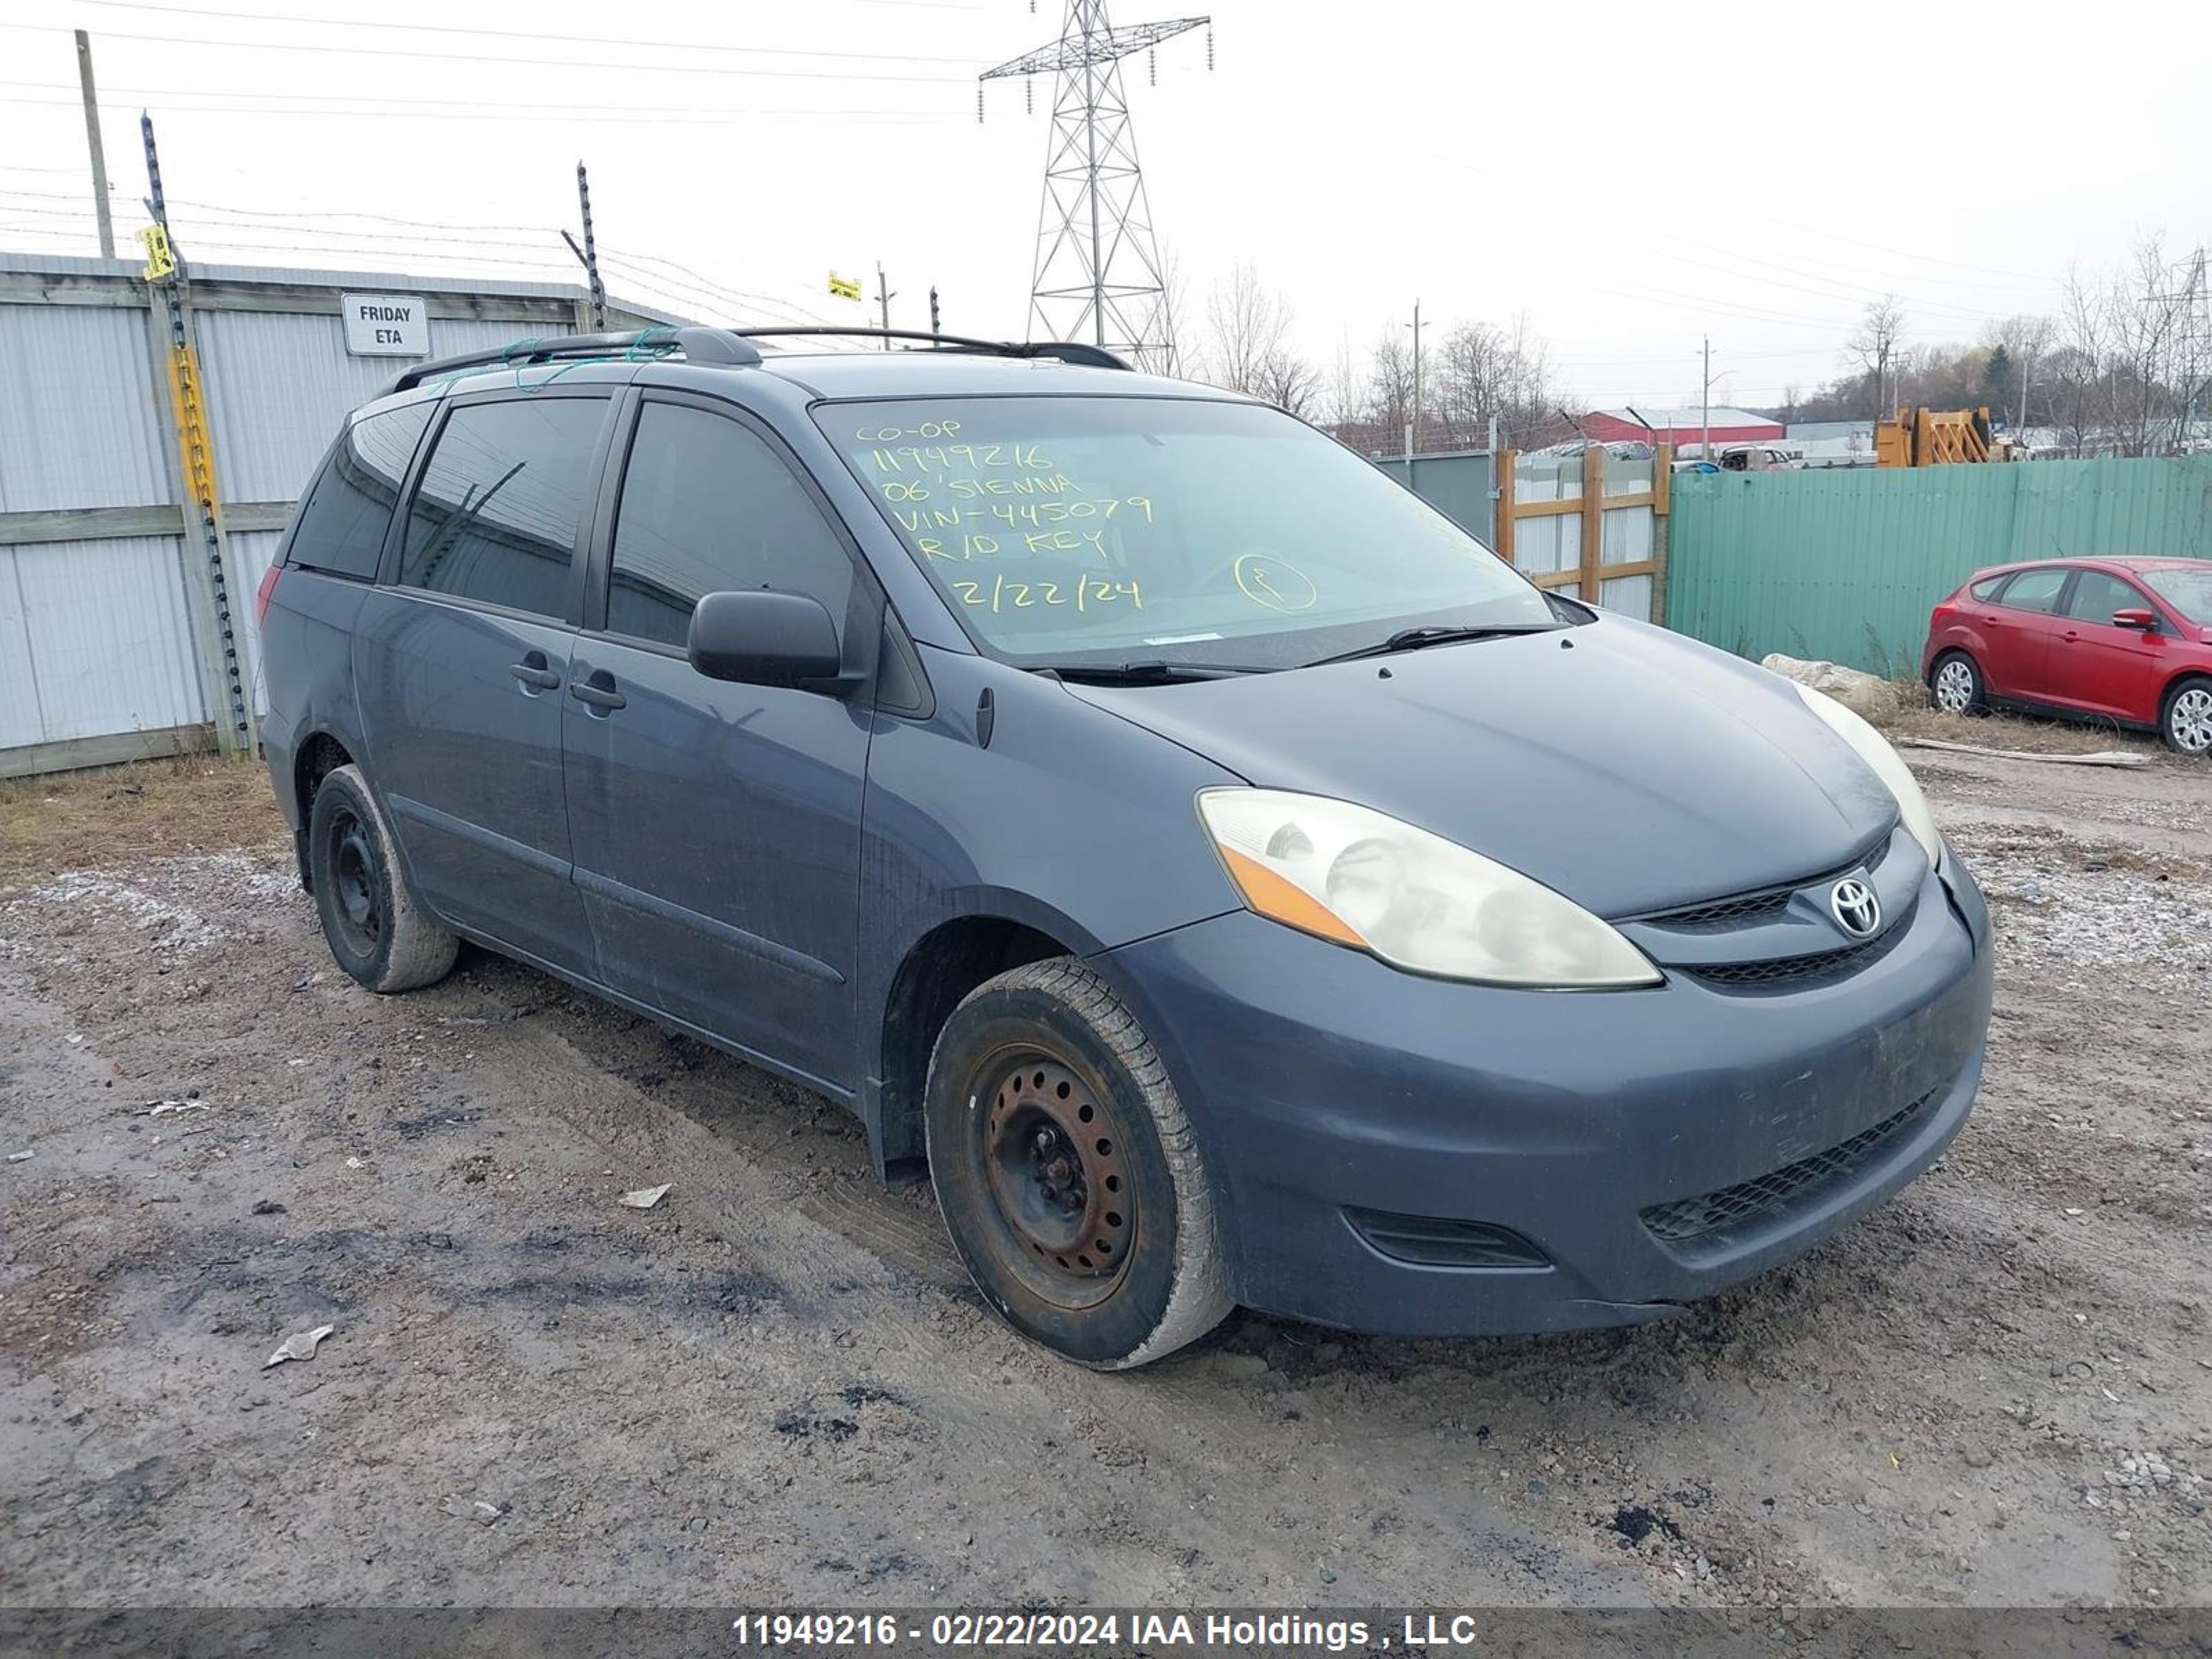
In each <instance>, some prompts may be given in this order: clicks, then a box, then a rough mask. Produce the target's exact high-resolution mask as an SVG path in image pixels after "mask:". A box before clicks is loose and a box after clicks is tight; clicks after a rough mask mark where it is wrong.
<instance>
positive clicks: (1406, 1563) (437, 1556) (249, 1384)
mask: <svg viewBox="0 0 2212 1659" xmlns="http://www.w3.org/2000/svg"><path fill="white" fill-rule="evenodd" d="M2011 725H2012V723H2008V722H2005V721H1987V722H1976V723H1974V724H1973V725H1972V726H1971V727H1964V728H1962V727H1960V726H1958V725H1957V723H1955V722H1954V723H1951V724H1950V726H1947V727H1946V728H1945V729H1946V730H1947V732H1948V734H1949V735H1952V736H1965V737H1966V738H1968V739H1969V740H1972V741H1977V742H1984V743H1990V742H1996V743H2002V742H2004V741H2006V740H2007V737H2008V727H2010V726H2011ZM2015 735H2016V733H2015ZM2090 746H2112V745H2111V744H2108V743H2105V742H2103V741H2101V740H2100V742H2099V743H2097V744H2092V745H2090ZM2142 752H2144V753H2146V754H2150V753H2154V751H2152V750H2148V749H2144V750H2142ZM1907 753H1908V755H1909V757H1910V758H1911V760H1912V761H1913V763H1914V764H1915V766H1916V768H1917V769H1918V770H1919V771H1920V773H1921V775H1922V777H1923V780H1924V781H1925V782H1926V784H1927V786H1928V787H1929V793H1930V794H1931V796H1932V797H1933V799H1935V801H1936V805H1937V810H1938V811H1939V813H1940V815H1941V816H1942V819H1943V821H1944V823H1945V826H1946V828H1947V829H1948V832H1949V833H1950V835H1951V836H1953V838H1954V842H1955V844H1956V845H1957V846H1958V847H1959V848H1961V849H1962V850H1963V851H1964V852H1965V853H1966V855H1967V856H1968V857H1969V859H1970V860H1972V862H1973V864H1974V865H1975V866H1976V867H1977V869H1978V871H1979V872H1980V874H1981V876H1982V878H1983V880H1984V883H1985V884H1987V886H1988V888H1989V890H1990V894H1991V898H1992V903H1993V908H1995V910H1996V915H1997V918H1998V923H1999V927H2000V930H2001V931H2000V941H2001V943H2000V951H2001V957H2000V963H2001V966H2000V975H1999V990H1998V1002H1997V1010H1996V1022H1995V1026H1994V1029H1993V1031H1992V1034H1991V1035H1992V1046H1991V1054H1990V1064H1989V1071H1988V1080H1987V1082H1986V1084H1985V1085H1984V1091H1983V1094H1982V1098H1981V1103H1980V1106H1979V1108H1978V1111H1977V1112H1976V1114H1975V1115H1974V1118H1973V1119H1972V1121H1971V1123H1970V1124H1969V1125H1968V1127H1967V1128H1966V1132H1965V1133H1964V1134H1963V1136H1962V1137H1961V1138H1960V1140H1959V1142H1958V1143H1957V1145H1956V1146H1955V1148H1954V1150H1953V1151H1952V1152H1951V1153H1950V1154H1949V1156H1948V1157H1947V1158H1945V1160H1944V1161H1943V1162H1942V1164H1940V1165H1939V1166H1938V1167H1937V1168H1936V1170H1933V1171H1932V1172H1931V1173H1930V1174H1929V1175H1928V1176H1926V1177H1925V1178H1923V1180H1922V1181H1920V1182H1917V1184H1916V1185H1915V1186H1913V1187H1912V1188H1910V1189H1909V1190H1908V1191H1907V1192H1906V1193H1905V1194H1903V1195H1902V1197H1900V1198H1899V1200H1897V1201H1895V1202H1894V1203H1893V1204H1891V1205H1889V1206H1887V1207H1886V1208H1885V1209H1883V1210H1881V1212H1877V1213H1876V1214H1875V1215H1874V1216H1872V1217H1870V1218H1868V1219H1866V1220H1865V1221H1863V1222H1862V1223H1861V1224H1860V1225H1857V1226H1856V1227H1854V1228H1852V1229H1851V1230H1850V1231H1847V1232H1846V1233H1845V1234H1844V1235H1843V1236H1841V1237H1838V1238H1836V1239H1834V1240H1832V1241H1831V1242H1830V1243H1827V1244H1826V1245H1825V1246H1823V1247H1822V1248H1820V1249H1817V1250H1815V1251H1814V1252H1813V1253H1812V1254H1811V1255H1808V1256H1807V1257H1805V1258H1804V1259H1803V1260H1802V1261H1799V1262H1797V1263H1796V1264H1794V1265H1792V1266H1790V1267H1786V1268H1784V1269H1782V1270H1780V1271H1778V1272H1775V1273H1771V1274H1769V1275H1767V1276H1765V1277H1764V1278H1762V1279H1759V1280H1757V1281H1755V1282H1753V1283H1752V1284H1750V1285H1747V1286H1744V1287H1742V1288H1741V1289H1740V1290H1738V1291H1735V1292H1734V1293H1731V1294H1729V1295H1728V1296H1726V1297H1722V1298H1720V1299H1718V1300H1717V1301H1715V1302H1712V1303H1711V1304H1705V1305H1703V1306H1700V1307H1699V1308H1698V1309H1697V1310H1694V1311H1693V1312H1692V1313H1691V1314H1689V1315H1688V1316H1685V1317H1683V1318H1681V1319H1679V1320H1676V1321H1674V1322H1668V1323H1666V1324H1662V1325H1656V1326H1645V1327H1641V1328H1636V1329H1633V1330H1629V1331H1624V1332H1617V1333H1602V1334H1589V1335H1578V1336H1572V1337H1564V1338H1550V1339H1542V1340H1512V1341H1504V1340H1492V1341H1467V1342H1407V1341H1386V1340H1365V1339H1358V1338H1350V1337H1344V1336H1340V1335H1337V1334H1330V1333H1328V1332H1325V1331H1321V1330H1316V1329H1311V1328H1303V1327H1299V1326H1295V1325H1291V1324H1286V1323H1281V1322H1274V1321H1270V1320H1267V1319H1262V1318H1259V1317H1255V1316H1249V1315H1238V1316H1234V1317H1232V1319H1231V1321H1230V1322H1229V1323H1228V1324H1227V1325H1225V1327H1224V1328H1222V1329H1221V1330H1220V1331H1219V1332H1218V1333H1217V1334H1215V1335H1213V1336H1212V1338H1210V1339H1208V1340H1205V1341H1203V1342H1201V1343H1200V1344H1199V1345H1198V1346H1196V1347H1194V1348H1193V1349H1191V1350H1189V1351H1187V1352H1184V1353H1182V1354H1181V1355H1178V1356H1176V1358H1172V1359H1170V1360H1169V1361H1167V1362H1165V1363H1164V1364H1159V1365H1156V1366H1153V1367H1152V1368H1150V1369H1147V1370H1142V1371H1139V1372H1136V1373H1133V1374H1130V1375H1125V1376H1096V1375H1093V1374H1091V1373H1089V1372H1086V1371H1083V1370H1078V1369H1075V1368H1073V1367H1071V1366H1068V1365H1066V1364H1060V1363H1059V1362H1057V1361H1055V1360H1053V1359H1050V1358H1046V1357H1045V1356H1044V1355H1042V1353H1040V1352H1037V1351H1036V1350H1034V1349H1031V1348H1030V1347H1028V1346H1025V1345H1024V1343H1023V1342H1022V1341H1021V1340H1019V1339H1018V1338H1017V1337H1015V1336H1014V1335H1013V1334H1011V1333H1010V1332H1009V1331H1007V1330H1006V1328H1003V1327H1002V1326H1000V1324H999V1323H998V1322H996V1321H995V1320H994V1318H992V1317H991V1316H989V1315H988V1314H987V1312H986V1311H985V1310H983V1308H982V1307H981V1304H980V1303H979V1301H978V1300H977V1298H976V1297H975V1296H974V1295H973V1293H972V1292H971V1291H969V1288H968V1287H967V1285H966V1283H965V1281H964V1279H963V1276H962V1274H961V1273H960V1271H959V1268H958V1267H957V1263H956V1261H955V1260H954V1258H953V1256H952V1255H951V1250H950V1248H949V1247H948V1246H947V1244H946V1243H945V1241H944V1239H943V1237H942V1236H941V1234H940V1232H939V1227H938V1222H937V1217H936V1212H935V1210H934V1208H933V1206H932V1204H931V1201H930V1199H929V1197H928V1194H927V1190H926V1189H921V1190H910V1191H907V1192H903V1193H897V1194H891V1193H886V1192H884V1191H882V1190H880V1189H879V1188H878V1187H877V1186H876V1185H875V1184H874V1183H873V1182H872V1178H871V1177H870V1176H869V1174H868V1172H867V1169H866V1152H865V1148H864V1146H863V1144H862V1140H861V1138H860V1133H859V1130H858V1128H857V1127H856V1126H855V1125H854V1124H853V1123H852V1122H851V1121H849V1120H848V1119H847V1118H846V1117H845V1116H844V1115H843V1114H842V1112H840V1111H839V1110H837V1109H835V1108H832V1107H829V1106H828V1105H826V1104H825V1103H822V1102H819V1101H817V1100H815V1099H813V1098H811V1097H808V1096H806V1095H805V1094H803V1093H802V1092H800V1091H796V1090H793V1089H792V1088H789V1087H787V1086H786V1085H782V1084H781V1083H777V1082H774V1081H771V1080H769V1079H766V1078H764V1077H763V1076H762V1075H761V1074H759V1073H756V1072H754V1071H751V1070H750V1069H748V1068H747V1067H745V1066H742V1065H739V1064H738V1063H736V1062H734V1061H732V1060H727V1059H726V1058H723V1057H722V1056H720V1055H719V1054H715V1053H714V1052H711V1051H709V1050H708V1049H706V1048H702V1047H701V1046H699V1045H697V1044H696V1043H693V1042H689V1041H686V1040H684V1039H682V1038H679V1037H675V1036H669V1035H667V1034H665V1033H664V1032H663V1031H662V1030H659V1029H658V1028H657V1027H655V1026H653V1024H649V1023H647V1022H645V1021H642V1020H640V1019H636V1018H632V1017H630V1016H629V1015H627V1014H623V1013H620V1012H615V1011H613V1010H611V1009H610V1008H607V1007H605V1006H601V1005H599V1004H597V1003H595V1002H592V1001H591V1000H587V999H585V998H582V997H580V996H579V995H577V994H574V993H573V992H571V991H569V990H568V989H567V988H565V987H562V986H561V985H559V984H557V983H555V982H553V981H549V980H547V979H545V978H543V977H541V976H539V975H537V974H534V973H532V972H530V971H527V970H526V969H520V968H518V967H514V966H512V965H510V964H508V963H504V962H502V961H501V960H499V959H496V958H495V957H489V956H486V955H483V954H476V953H471V954H468V955H465V957H464V958H463V962H462V965H461V969H460V970H459V972H457V973H456V974H455V975H454V976H453V978H452V979H451V980H449V981H447V982H446V983H444V984H442V985H441V986H439V987H436V988H435V989H433V990H430V991H428V992H424V993H421V994H416V995H412V996H406V997H400V998H396V999H389V1000H386V999H379V998H376V997H373V996H370V995H368V994H365V993H363V992H362V991H360V990H358V989H356V987H354V986H353V985H352V984H351V982H350V981H347V980H346V979H345V978H344V977H343V975H340V974H339V973H337V971H336V970H335V969H334V968H333V967H332V966H331V962H330V959H329V957H328V956H327V955H326V954H325V951H324V949H323V946H322V945H321V943H320V940H319V936H318V935H317V933H316V932H315V929H314V926H313V915H312V911H311V909H310V907H309V905H308V903H307V901H306V900H305V899H304V897H303V896H301V894H300V893H299V892H298V890H297V889H296V886H295V882H294V879H293V875H292V872H291V869H290V866H289V852H288V849H287V848H286V847H285V845H284V844H283V842H282V841H281V839H280V838H279V836H278V834H277V830H278V825H277V821H276V816H275V813H274V811H273V809H272V808H270V805H269V803H268V794H267V791H268V785H267V782H266V780H265V778H264V775H263V774H261V772H260V771H259V770H258V769H255V768H249V767H225V766H222V765H219V764H217V763H211V762H204V761H187V762H179V763H169V764H167V765H162V766H152V767H145V768H140V769H137V770H135V771H133V772H131V773H127V774H125V773H112V774H107V775H99V776H92V777H86V778H80V779H71V780H46V781H34V782H30V783H17V784H12V785H0V1151H4V1152H7V1153H9V1154H15V1153H20V1152H28V1153H30V1154H31V1156H30V1157H28V1158H20V1159H16V1160H15V1161H10V1162H8V1163H6V1164H0V1218H4V1226H3V1227H0V1469H4V1470H5V1472H6V1473H5V1476H4V1479H0V1586H4V1589H0V1599H4V1600H5V1601H9V1602H12V1603H15V1604H18V1605H23V1604H33V1603H59V1602H77V1603H83V1602H97V1603H110V1604H139V1605H149V1604H175V1603H188V1602H206V1603H228V1604H234V1605H235V1604H241V1603H243V1604H261V1605H277V1604H296V1603H301V1602H319V1603H337V1604H343V1603H364V1602H366V1603H386V1604H391V1603H405V1604H414V1605H423V1604H435V1603H441V1602H451V1603H461V1604H477V1603H495V1604H514V1603H536V1604H540V1605H546V1604H585V1603H599V1602H611V1601H624V1602H629V1603H647V1604H650V1603H690V1604H703V1603H719V1604H726V1605H745V1604H750V1605H763V1604H775V1603H779V1602H790V1601H836V1602H876V1603H881V1604H884V1605H902V1606H921V1605H930V1604H937V1603H945V1602H954V1601H958V1602H965V1603H970V1604H975V1603H1016V1602H1024V1601H1070V1602H1092V1603H1102V1604H1120V1605H1125V1606H1126V1605H1129V1604H1133V1603H1165V1602H1181V1603H1208V1602H1212V1603H1220V1602H1232V1603H1238V1604H1243V1605H1253V1604H1259V1603H1267V1602H1278V1603H1306V1604H1313V1605H1330V1604H1335V1605H1368V1606H1374V1605H1390V1604H1407V1605H1410V1604H1419V1603H1427V1602H1434V1601H1440V1600H1446V1601H1453V1602H1456V1603H1460V1604H1478V1603H1482V1602H1496V1603H1530V1604H1559V1603H1564V1604H1591V1603H1607V1604H1621V1605H1631V1606H1633V1605H1638V1604H1650V1603H1656V1604H1659V1605H1689V1606H1720V1605H1733V1606H1739V1607H1741V1606H1746V1605H1751V1606H1758V1605H1768V1606H1773V1605H1783V1606H1797V1605H1820V1604H1862V1603H1887V1604H1921V1605H1948V1604H1955V1605H1976V1606H1990V1605H2004V1604H2034V1605H2045V1604H2051V1603H2087V1604H2107V1603H2129V1604H2140V1605H2148V1606H2154V1607H2156V1606H2165V1607H2172V1606H2177V1605H2201V1604H2205V1603H2207V1602H2212V1513H2208V1504H2212V1483H2208V1480H2207V1476H2208V1475H2212V1323H2209V1322H2208V1320H2209V1319H2212V1308H2209V1307H2208V1302H2212V1182H2208V1179H2207V1177H2208V1173H2212V1104H2209V1103H2208V1092H2212V1091H2208V1090H2207V1088H2206V1086H2205V1079H2207V1077H2208V1076H2212V765H2205V764H2201V763H2199V764H2193V765H2192V764H2185V763H2179V762H2176V761H2172V760H2168V759H2165V758H2160V759H2158V760H2157V761H2155V763H2154V764H2152V765H2150V766H2148V767H2146V768H2144V769H2141V770H2133V771H2119V770H2092V769H2086V768H2078V767H2072V766H2064V765H2052V764H2038V763H2027V762H2020V761H2005V760H1988V759H1983V758H1980V757H1972V756H1965V755H1954V754H1942V753H1935V752H1932V751H1926V750H1908V751H1907ZM662 1182H669V1183H671V1190H670V1191H669V1193H668V1194H667V1196H666V1197H665V1200H662V1201H661V1203H660V1204H659V1206H658V1207H656V1208H654V1209H652V1210H650V1211H640V1210H636V1209H631V1208H626V1207H624V1206H623V1205H622V1204H621V1203H620V1202H619V1201H618V1198H619V1195H620V1194H623V1192H625V1191H628V1190H630V1189H634V1188H645V1187H651V1186H657V1185H659V1184H660V1183H662ZM324 1325H328V1326H331V1328H332V1331H331V1335H330V1336H329V1337H328V1338H327V1339H326V1340H325V1341H324V1342H323V1344H322V1346H321V1348H320V1349H319V1352H316V1353H315V1354H314V1356H313V1358H311V1359H307V1360H303V1361H299V1362H295V1363H290V1364H283V1365H280V1366H277V1367H276V1368H274V1369H264V1361H265V1360H267V1359H268V1358H269V1357H270V1352H271V1351H272V1349H274V1348H275V1347H276V1345H277V1343H278V1342H280V1341H281V1340H283V1339H284V1338H285V1337H287V1336H288V1335H289V1334H293V1333H295V1332H301V1331H305V1330H307V1329H310V1328H316V1327H320V1326H324Z"/></svg>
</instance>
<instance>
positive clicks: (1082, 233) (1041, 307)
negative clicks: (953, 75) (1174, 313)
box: [976, 0, 1213, 370]
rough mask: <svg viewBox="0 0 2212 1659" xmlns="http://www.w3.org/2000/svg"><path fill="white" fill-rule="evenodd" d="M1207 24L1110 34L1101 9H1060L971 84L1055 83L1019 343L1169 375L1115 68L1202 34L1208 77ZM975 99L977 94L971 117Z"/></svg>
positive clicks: (1159, 291) (1095, 4) (1148, 236)
mask: <svg viewBox="0 0 2212 1659" xmlns="http://www.w3.org/2000/svg"><path fill="white" fill-rule="evenodd" d="M1195 28H1204V29H1206V67H1207V68H1209V69H1211V68H1212V66H1213V36H1212V19H1210V18H1206V17H1178V18H1176V19H1173V20H1172V21H1166V22H1160V23H1137V24H1132V25H1130V26H1129V27H1125V28H1115V27H1114V26H1113V25H1112V24H1111V23H1109V22H1108V21H1106V0H1067V17H1066V22H1065V24H1063V26H1062V27H1061V29H1060V39H1059V40H1057V41H1055V42H1054V44H1052V45H1051V46H1043V47H1040V48H1039V49H1038V50H1037V51H1036V52H1030V53H1029V54H1027V55H1026V56H1024V57H1021V58H1015V59H1013V60H1012V62H1011V63H1006V64H1000V65H999V67H998V68H996V69H994V70H985V71H984V73H983V75H982V76H981V80H984V81H998V80H1005V79H1006V78H1008V77H1010V76H1017V75H1018V76H1031V75H1042V74H1044V73H1046V72H1048V71H1049V72H1050V73H1051V74H1052V75H1053V76H1054V77H1055V82H1056V84H1055V87H1054V94H1053V100H1052V136H1051V138H1050V141H1049V142H1048V145H1047V147H1046V149H1045V163H1044V204H1043V206H1042V209H1041V210H1039V212H1038V215H1037V248H1036V276H1035V277H1034V279H1033V280H1032V281H1031V283H1030V338H1031V339H1048V340H1089V341H1091V342H1092V343H1095V344H1097V345H1103V346H1106V347H1109V349H1115V350H1118V351H1121V352H1122V353H1124V354H1126V355H1127V356H1129V357H1130V358H1132V359H1133V361H1134V362H1136V363H1137V364H1138V366H1139V368H1152V369H1163V370H1164V369H1166V368H1170V366H1171V364H1172V362H1173V359H1174V356H1175V342H1174V340H1173V339H1172V338H1171V337H1170V328H1171V326H1172V319H1170V317H1169V315H1168V314H1167V303H1166V302H1167V293H1166V287H1167V285H1166V283H1165V281H1164V278H1163V276H1161V272H1160V254H1159V246H1158V243H1157V242H1156V241H1155V240H1153V236H1152V209H1151V207H1150V205H1149V204H1147V203H1146V198H1145V178H1144V174H1143V173H1141V172H1139V169H1138V167H1137V142H1136V138H1135V137H1134V135H1133V133H1132V132H1131V131H1130V129H1129V100H1128V97H1127V94H1126V93H1125V92H1124V91H1123V89H1122V85H1121V60H1122V59H1123V58H1127V57H1128V56H1130V55H1131V54H1132V53H1133V52H1151V51H1152V49H1153V48H1154V47H1156V46H1158V45H1159V43H1160V42H1161V41H1163V40H1168V39H1170V37H1172V36H1175V35H1178V34H1182V33H1187V32H1188V31H1189V30H1191V29H1195ZM1154 74H1155V76H1157V66H1156V65H1155V68H1154ZM977 97H978V100H979V102H978V104H977V106H976V108H977V113H978V114H979V116H980V114H981V102H980V99H981V87H980V86H979V87H978V88H977Z"/></svg>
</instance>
